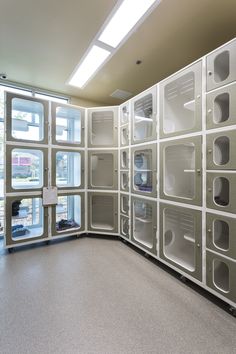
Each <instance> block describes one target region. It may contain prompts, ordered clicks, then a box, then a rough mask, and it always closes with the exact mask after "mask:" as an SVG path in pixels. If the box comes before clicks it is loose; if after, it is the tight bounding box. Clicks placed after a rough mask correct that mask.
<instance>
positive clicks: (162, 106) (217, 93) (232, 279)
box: [119, 40, 236, 313]
mask: <svg viewBox="0 0 236 354" xmlns="http://www.w3.org/2000/svg"><path fill="white" fill-rule="evenodd" d="M155 91H156V93H155ZM151 93H152V95H153V107H152V108H150V106H151V105H149V104H148V100H149V99H151ZM235 102H236V40H233V41H231V42H229V43H227V44H226V45H224V46H222V47H220V48H219V49H217V50H215V51H213V52H212V53H210V54H209V55H207V56H206V57H203V58H201V59H199V60H197V61H196V62H194V63H193V64H191V65H189V66H187V67H186V68H184V69H182V70H180V71H179V72H177V73H176V74H173V75H171V76H170V77H168V78H167V79H165V80H163V81H162V82H160V83H158V84H157V85H156V86H154V87H152V88H151V89H149V90H146V91H145V92H144V93H142V94H140V95H138V96H137V97H134V98H132V99H131V100H130V101H128V102H126V103H124V104H123V105H122V106H121V107H120V119H119V121H120V161H121V168H123V167H124V164H123V156H124V154H123V151H124V150H127V152H128V153H129V156H130V165H129V166H128V167H129V171H126V172H127V175H128V176H129V181H130V184H129V187H128V188H129V193H128V189H127V190H126V191H124V188H123V185H122V184H121V185H120V193H121V196H120V198H121V205H122V203H123V194H124V193H128V194H129V205H130V211H129V214H128V215H127V214H126V213H125V212H124V209H122V208H121V214H120V224H121V230H122V225H123V222H124V221H123V220H124V219H126V218H128V217H129V225H130V229H129V230H130V232H129V234H125V233H124V232H121V236H122V237H125V238H126V239H127V238H128V240H129V242H131V243H132V244H135V245H136V246H137V247H139V248H141V249H142V250H144V251H145V252H147V253H149V254H151V255H152V256H153V257H155V258H157V259H158V260H160V261H161V262H163V263H165V264H166V265H168V266H169V267H171V268H173V269H175V270H176V271H177V272H178V273H180V274H181V276H184V277H186V278H189V279H191V280H192V281H193V282H195V283H197V284H198V285H200V286H202V287H204V288H205V289H207V290H208V291H210V292H212V293H213V294H214V295H216V296H218V297H219V298H221V299H223V300H224V301H226V302H228V303H229V305H230V306H231V307H232V309H234V313H235V308H236V104H235ZM123 107H130V114H129V117H130V123H129V125H127V129H128V127H130V128H129V134H130V140H129V141H130V143H129V145H128V144H127V143H126V144H125V145H124V130H125V129H126V125H125V124H126V123H124V119H123ZM152 113H153V114H154V115H155V114H156V117H157V135H155V134H156V132H155V129H154V125H153V123H154V120H155V118H154V120H152V119H153V116H151V115H152ZM150 114H151V115H150ZM150 118H151V119H150ZM155 164H156V165H155ZM122 166H123V167H122ZM128 167H127V168H128ZM122 173H123V171H121V175H122ZM151 180H152V182H153V186H155V185H156V186H157V189H156V190H155V188H154V189H153V190H151V188H150V184H149V183H150V181H151ZM156 210H157V214H155V213H156ZM125 214H126V215H125ZM153 216H154V218H153ZM144 221H146V223H145V222H144ZM149 222H150V225H149V224H148V223H149ZM155 230H156V232H155Z"/></svg>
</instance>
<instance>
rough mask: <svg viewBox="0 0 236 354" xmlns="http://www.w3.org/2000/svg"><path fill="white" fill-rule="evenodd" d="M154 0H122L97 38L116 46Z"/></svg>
mask: <svg viewBox="0 0 236 354" xmlns="http://www.w3.org/2000/svg"><path fill="white" fill-rule="evenodd" d="M156 1H157V0H138V1H137V0H124V1H123V2H122V4H121V5H120V7H119V8H118V10H117V11H116V12H115V14H114V15H113V17H112V18H111V20H110V21H109V22H108V24H107V26H106V27H105V29H104V30H103V32H102V34H101V35H100V37H99V38H98V40H99V41H101V42H103V43H106V44H108V45H110V46H111V47H113V48H116V47H117V46H118V44H119V43H120V42H121V41H122V39H123V38H124V37H125V36H126V35H127V34H128V33H129V32H130V30H131V29H132V28H133V27H134V25H135V24H136V23H137V22H138V21H139V20H140V19H141V17H142V16H143V15H144V14H145V13H146V12H147V10H148V9H149V8H150V7H151V6H152V5H153V4H154V3H155V2H156Z"/></svg>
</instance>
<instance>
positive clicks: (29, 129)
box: [5, 92, 49, 144]
mask: <svg viewBox="0 0 236 354" xmlns="http://www.w3.org/2000/svg"><path fill="white" fill-rule="evenodd" d="M5 100H6V105H5V106H6V109H5V121H6V126H7V129H6V140H7V141H12V142H22V143H24V142H27V143H38V144H48V112H49V108H48V107H49V103H48V102H47V101H45V100H42V99H40V98H34V97H30V96H24V95H20V94H15V93H12V92H6V93H5ZM13 112H15V113H14V114H13ZM37 127H38V131H37ZM40 130H41V132H40ZM13 132H15V133H14V134H15V136H13V135H12V134H13ZM17 132H18V134H16V133H17ZM20 132H21V135H22V137H21V138H20V137H19V136H20V134H19V133H20Z"/></svg>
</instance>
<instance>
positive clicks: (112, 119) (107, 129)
mask: <svg viewBox="0 0 236 354" xmlns="http://www.w3.org/2000/svg"><path fill="white" fill-rule="evenodd" d="M117 124H118V108H117V107H103V108H90V109H88V128H89V133H88V136H89V138H88V147H90V148H96V147H100V148H102V147H116V146H117V145H118V129H117Z"/></svg>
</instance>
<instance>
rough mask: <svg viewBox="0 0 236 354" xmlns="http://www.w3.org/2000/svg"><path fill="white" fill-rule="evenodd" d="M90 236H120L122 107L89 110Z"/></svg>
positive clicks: (88, 196) (88, 194)
mask: <svg viewBox="0 0 236 354" xmlns="http://www.w3.org/2000/svg"><path fill="white" fill-rule="evenodd" d="M87 119H88V122H87V123H88V136H87V143H88V149H87V154H88V155H87V156H88V158H87V163H88V185H87V188H88V193H87V198H88V209H87V210H88V229H87V231H88V233H95V234H105V235H118V224H119V223H118V194H119V193H118V179H119V177H118V153H119V151H118V107H101V108H90V109H88V117H87Z"/></svg>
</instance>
